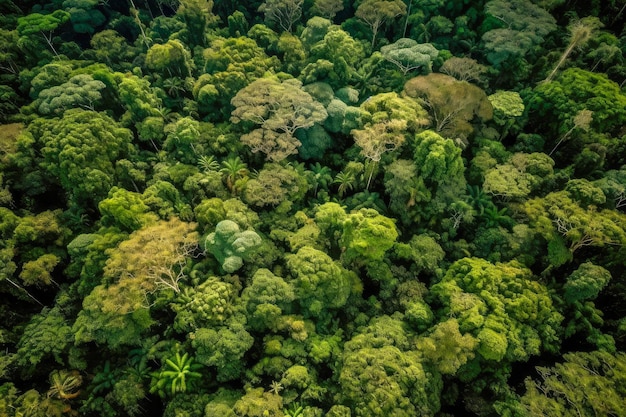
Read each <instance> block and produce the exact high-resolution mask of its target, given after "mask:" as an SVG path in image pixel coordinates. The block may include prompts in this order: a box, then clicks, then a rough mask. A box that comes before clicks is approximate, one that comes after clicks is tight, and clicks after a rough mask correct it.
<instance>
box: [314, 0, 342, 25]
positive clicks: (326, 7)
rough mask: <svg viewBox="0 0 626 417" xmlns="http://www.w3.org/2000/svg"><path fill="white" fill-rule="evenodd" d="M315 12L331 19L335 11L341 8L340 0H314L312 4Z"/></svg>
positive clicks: (337, 11)
mask: <svg viewBox="0 0 626 417" xmlns="http://www.w3.org/2000/svg"><path fill="white" fill-rule="evenodd" d="M313 10H314V12H315V13H319V15H320V16H322V17H325V18H327V19H328V20H330V21H332V20H333V18H334V17H335V15H336V14H337V13H339V12H340V11H342V10H343V1H342V0H315V1H314V4H313Z"/></svg>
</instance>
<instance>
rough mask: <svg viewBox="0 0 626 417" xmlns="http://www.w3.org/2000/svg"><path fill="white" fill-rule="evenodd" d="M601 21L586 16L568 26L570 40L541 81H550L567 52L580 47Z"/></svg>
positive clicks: (567, 54)
mask: <svg viewBox="0 0 626 417" xmlns="http://www.w3.org/2000/svg"><path fill="white" fill-rule="evenodd" d="M600 25H601V23H600V20H599V19H598V18H597V17H587V18H583V19H580V20H578V21H576V22H574V23H572V24H571V25H570V26H569V32H570V40H569V45H567V49H565V52H563V54H562V55H561V58H560V59H559V62H558V63H557V64H556V66H555V67H554V69H552V72H551V73H550V74H549V75H548V76H547V77H546V79H545V80H544V81H543V82H546V83H547V82H550V81H552V79H553V78H554V76H555V75H556V72H557V71H558V70H559V68H561V65H563V63H564V62H565V61H566V60H567V57H568V56H569V54H570V53H571V52H572V51H573V50H574V49H575V48H580V47H582V46H583V45H584V44H586V43H587V41H588V40H589V39H591V36H592V35H593V32H594V31H595V30H596V29H597V28H598V27H600Z"/></svg>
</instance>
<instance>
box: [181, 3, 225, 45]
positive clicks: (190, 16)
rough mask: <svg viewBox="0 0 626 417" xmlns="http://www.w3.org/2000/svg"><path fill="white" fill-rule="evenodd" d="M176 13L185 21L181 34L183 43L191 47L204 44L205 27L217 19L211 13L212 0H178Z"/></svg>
mask: <svg viewBox="0 0 626 417" xmlns="http://www.w3.org/2000/svg"><path fill="white" fill-rule="evenodd" d="M176 15H177V16H180V17H181V18H182V20H183V22H185V26H186V29H185V30H184V31H183V33H182V36H183V37H184V39H185V40H186V42H185V44H186V45H188V46H189V47H190V48H192V49H193V47H195V46H202V47H204V46H206V29H207V27H210V26H211V25H213V24H214V23H216V21H217V17H216V16H215V15H214V14H213V0H180V5H179V6H178V9H177V10H176Z"/></svg>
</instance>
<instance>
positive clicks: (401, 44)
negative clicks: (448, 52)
mask: <svg viewBox="0 0 626 417" xmlns="http://www.w3.org/2000/svg"><path fill="white" fill-rule="evenodd" d="M380 52H381V53H382V54H383V57H384V58H385V59H386V60H387V61H389V62H391V63H392V64H394V65H396V66H397V67H398V68H400V71H402V73H403V74H404V75H406V74H407V73H408V72H409V71H413V70H416V69H418V68H419V69H421V71H422V72H423V73H429V72H431V71H432V62H433V60H434V59H435V58H437V55H438V54H439V51H437V49H435V47H434V46H432V45H431V44H428V43H427V44H418V43H417V41H415V40H413V39H409V38H401V39H398V40H397V41H395V42H394V43H392V44H391V45H385V46H383V47H381V48H380Z"/></svg>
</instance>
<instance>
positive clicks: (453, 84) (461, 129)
mask: <svg viewBox="0 0 626 417" xmlns="http://www.w3.org/2000/svg"><path fill="white" fill-rule="evenodd" d="M404 91H405V93H406V94H407V95H408V96H409V97H414V98H419V99H421V100H422V102H423V103H424V105H425V106H426V107H428V108H429V110H430V112H431V115H432V117H433V121H434V123H433V125H434V129H435V131H436V132H439V133H441V134H442V135H444V136H446V137H449V138H451V139H454V138H456V137H457V136H460V137H462V138H463V137H467V136H468V135H469V134H470V133H472V131H473V127H472V126H471V124H470V122H471V121H472V119H474V118H475V117H476V118H478V119H480V120H483V121H485V120H490V119H491V118H492V117H493V107H492V105H491V103H490V102H489V100H488V99H487V95H486V94H485V92H484V91H483V90H482V89H480V88H479V87H477V86H475V85H473V84H470V83H468V82H467V81H458V80H456V79H455V78H453V77H451V76H449V75H444V74H436V73H432V74H428V75H423V76H418V77H415V78H411V79H410V80H409V81H407V83H406V84H405V85H404Z"/></svg>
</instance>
